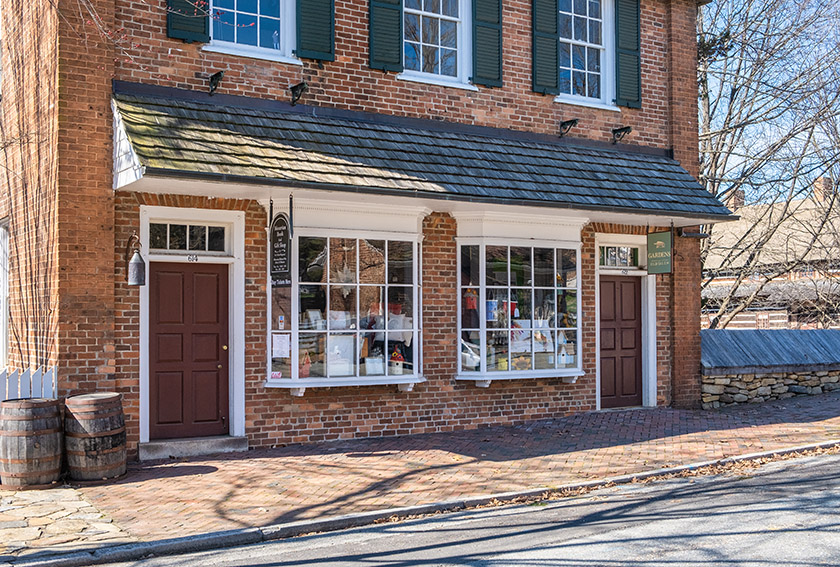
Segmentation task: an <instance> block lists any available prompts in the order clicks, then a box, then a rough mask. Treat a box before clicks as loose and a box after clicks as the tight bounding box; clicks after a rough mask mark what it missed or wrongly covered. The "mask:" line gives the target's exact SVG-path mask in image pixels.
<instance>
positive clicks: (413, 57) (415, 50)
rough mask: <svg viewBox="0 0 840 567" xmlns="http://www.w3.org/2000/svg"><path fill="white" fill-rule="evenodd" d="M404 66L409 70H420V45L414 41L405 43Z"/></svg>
mask: <svg viewBox="0 0 840 567" xmlns="http://www.w3.org/2000/svg"><path fill="white" fill-rule="evenodd" d="M404 50H405V63H404V64H405V68H406V69H407V70H409V71H419V70H420V46H419V45H418V44H415V43H408V42H406V43H405V47H404Z"/></svg>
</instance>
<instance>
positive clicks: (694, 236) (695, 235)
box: [680, 227, 711, 239]
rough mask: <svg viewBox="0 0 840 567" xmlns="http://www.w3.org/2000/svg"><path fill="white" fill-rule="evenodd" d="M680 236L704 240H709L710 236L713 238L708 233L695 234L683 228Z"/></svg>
mask: <svg viewBox="0 0 840 567" xmlns="http://www.w3.org/2000/svg"><path fill="white" fill-rule="evenodd" d="M680 236H681V237H682V238H699V239H703V238H709V236H711V235H710V234H709V233H707V232H693V231H690V230H686V229H685V227H683V228H680Z"/></svg>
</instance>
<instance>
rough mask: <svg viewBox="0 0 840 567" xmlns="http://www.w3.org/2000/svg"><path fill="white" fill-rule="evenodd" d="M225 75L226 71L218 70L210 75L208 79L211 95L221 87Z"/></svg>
mask: <svg viewBox="0 0 840 567" xmlns="http://www.w3.org/2000/svg"><path fill="white" fill-rule="evenodd" d="M224 76H225V72H224V71H216V72H215V73H213V74H212V75H210V77H209V79H208V80H209V81H210V94H211V95H212V94H213V93H214V92H216V89H218V88H219V83H221V82H222V79H223V78H224Z"/></svg>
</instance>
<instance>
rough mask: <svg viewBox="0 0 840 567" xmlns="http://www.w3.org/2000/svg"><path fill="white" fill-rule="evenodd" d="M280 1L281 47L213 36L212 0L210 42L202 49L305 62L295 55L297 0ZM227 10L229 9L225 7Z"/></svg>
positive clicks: (257, 57)
mask: <svg viewBox="0 0 840 567" xmlns="http://www.w3.org/2000/svg"><path fill="white" fill-rule="evenodd" d="M278 1H279V2H280V49H279V50H276V49H268V48H266V47H259V46H253V45H244V44H241V43H236V42H232V41H222V40H219V39H215V38H213V18H214V15H213V14H214V10H215V9H214V7H213V0H210V43H207V44H205V45H203V46H202V48H201V49H202V51H210V52H214V53H225V54H228V55H239V56H241V57H250V58H252V59H263V60H265V61H275V62H278V63H290V64H292V65H303V62H302V61H301V60H300V59H298V58H297V57H295V55H294V50H295V46H296V40H297V14H296V8H295V0H278ZM224 10H225V11H232V12H234V13H235V10H228V9H227V8H224Z"/></svg>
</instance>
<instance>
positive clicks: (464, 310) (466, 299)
mask: <svg viewBox="0 0 840 567" xmlns="http://www.w3.org/2000/svg"><path fill="white" fill-rule="evenodd" d="M478 297H479V296H478V288H475V287H468V288H464V289H463V290H462V291H461V328H462V329H478V328H479V327H480V326H481V321H480V320H479V318H478Z"/></svg>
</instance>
